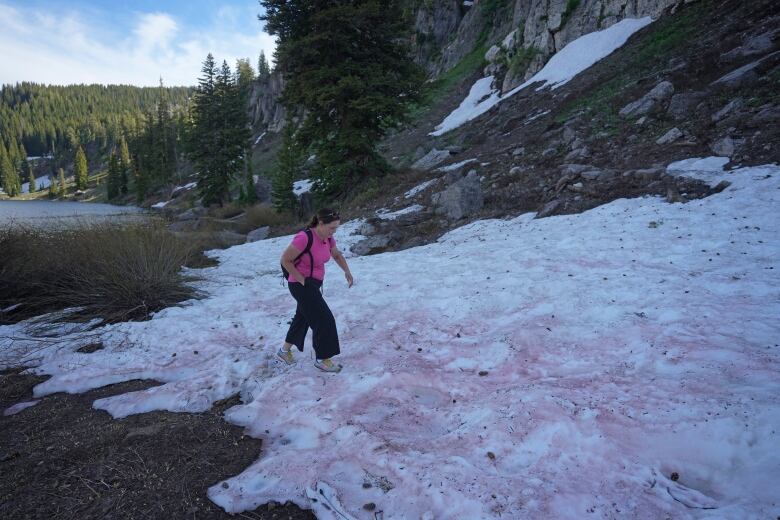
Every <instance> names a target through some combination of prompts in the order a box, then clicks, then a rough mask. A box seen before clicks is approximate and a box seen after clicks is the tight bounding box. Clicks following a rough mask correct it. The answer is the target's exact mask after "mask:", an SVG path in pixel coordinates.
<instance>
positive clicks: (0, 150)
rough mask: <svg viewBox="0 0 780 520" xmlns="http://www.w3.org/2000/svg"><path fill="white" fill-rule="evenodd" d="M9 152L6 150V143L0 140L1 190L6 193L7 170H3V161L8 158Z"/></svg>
mask: <svg viewBox="0 0 780 520" xmlns="http://www.w3.org/2000/svg"><path fill="white" fill-rule="evenodd" d="M7 154H8V151H7V150H6V148H5V143H4V142H3V140H2V139H0V188H2V189H3V191H5V173H6V172H5V168H3V161H4V160H5V157H6V156H7Z"/></svg>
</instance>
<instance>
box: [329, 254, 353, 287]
mask: <svg viewBox="0 0 780 520" xmlns="http://www.w3.org/2000/svg"><path fill="white" fill-rule="evenodd" d="M330 256H332V257H333V260H334V261H335V262H336V263H337V264H338V266H339V267H341V270H342V271H344V278H346V279H347V284H348V285H349V287H352V284H353V283H354V280H353V279H352V273H351V272H350V271H349V266H348V265H347V259H346V258H344V255H342V254H341V251H339V248H337V247H334V248H332V249H331V250H330Z"/></svg>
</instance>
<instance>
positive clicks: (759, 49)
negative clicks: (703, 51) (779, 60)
mask: <svg viewBox="0 0 780 520" xmlns="http://www.w3.org/2000/svg"><path fill="white" fill-rule="evenodd" d="M777 32H778V29H772V30H770V31H767V32H765V33H762V34H758V35H753V36H751V37H750V38H748V39H747V41H746V42H745V43H744V44H743V45H740V46H739V47H737V48H736V49H732V50H730V51H729V52H726V53H724V54H722V55H721V57H720V61H722V62H724V63H730V62H732V61H737V60H740V59H742V58H745V57H747V56H754V55H757V54H763V53H765V52H767V51H769V50H770V49H771V48H772V40H773V39H774V37H775V35H776V34H777Z"/></svg>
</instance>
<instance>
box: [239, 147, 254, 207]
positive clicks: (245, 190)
mask: <svg viewBox="0 0 780 520" xmlns="http://www.w3.org/2000/svg"><path fill="white" fill-rule="evenodd" d="M241 195H242V196H241V202H243V203H244V204H248V205H252V204H254V203H255V202H257V192H256V191H255V176H254V173H253V171H252V154H251V152H250V151H249V150H246V151H245V152H244V185H243V186H242V187H241Z"/></svg>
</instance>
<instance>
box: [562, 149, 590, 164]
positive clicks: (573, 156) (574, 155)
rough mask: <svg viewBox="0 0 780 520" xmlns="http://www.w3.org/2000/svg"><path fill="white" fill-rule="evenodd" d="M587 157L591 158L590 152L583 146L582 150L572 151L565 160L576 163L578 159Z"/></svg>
mask: <svg viewBox="0 0 780 520" xmlns="http://www.w3.org/2000/svg"><path fill="white" fill-rule="evenodd" d="M585 157H590V150H588V147H587V146H583V147H580V148H577V149H576V150H572V151H571V152H569V153H567V154H566V157H564V158H563V160H564V161H566V162H569V161H575V160H577V159H582V158H585Z"/></svg>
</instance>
